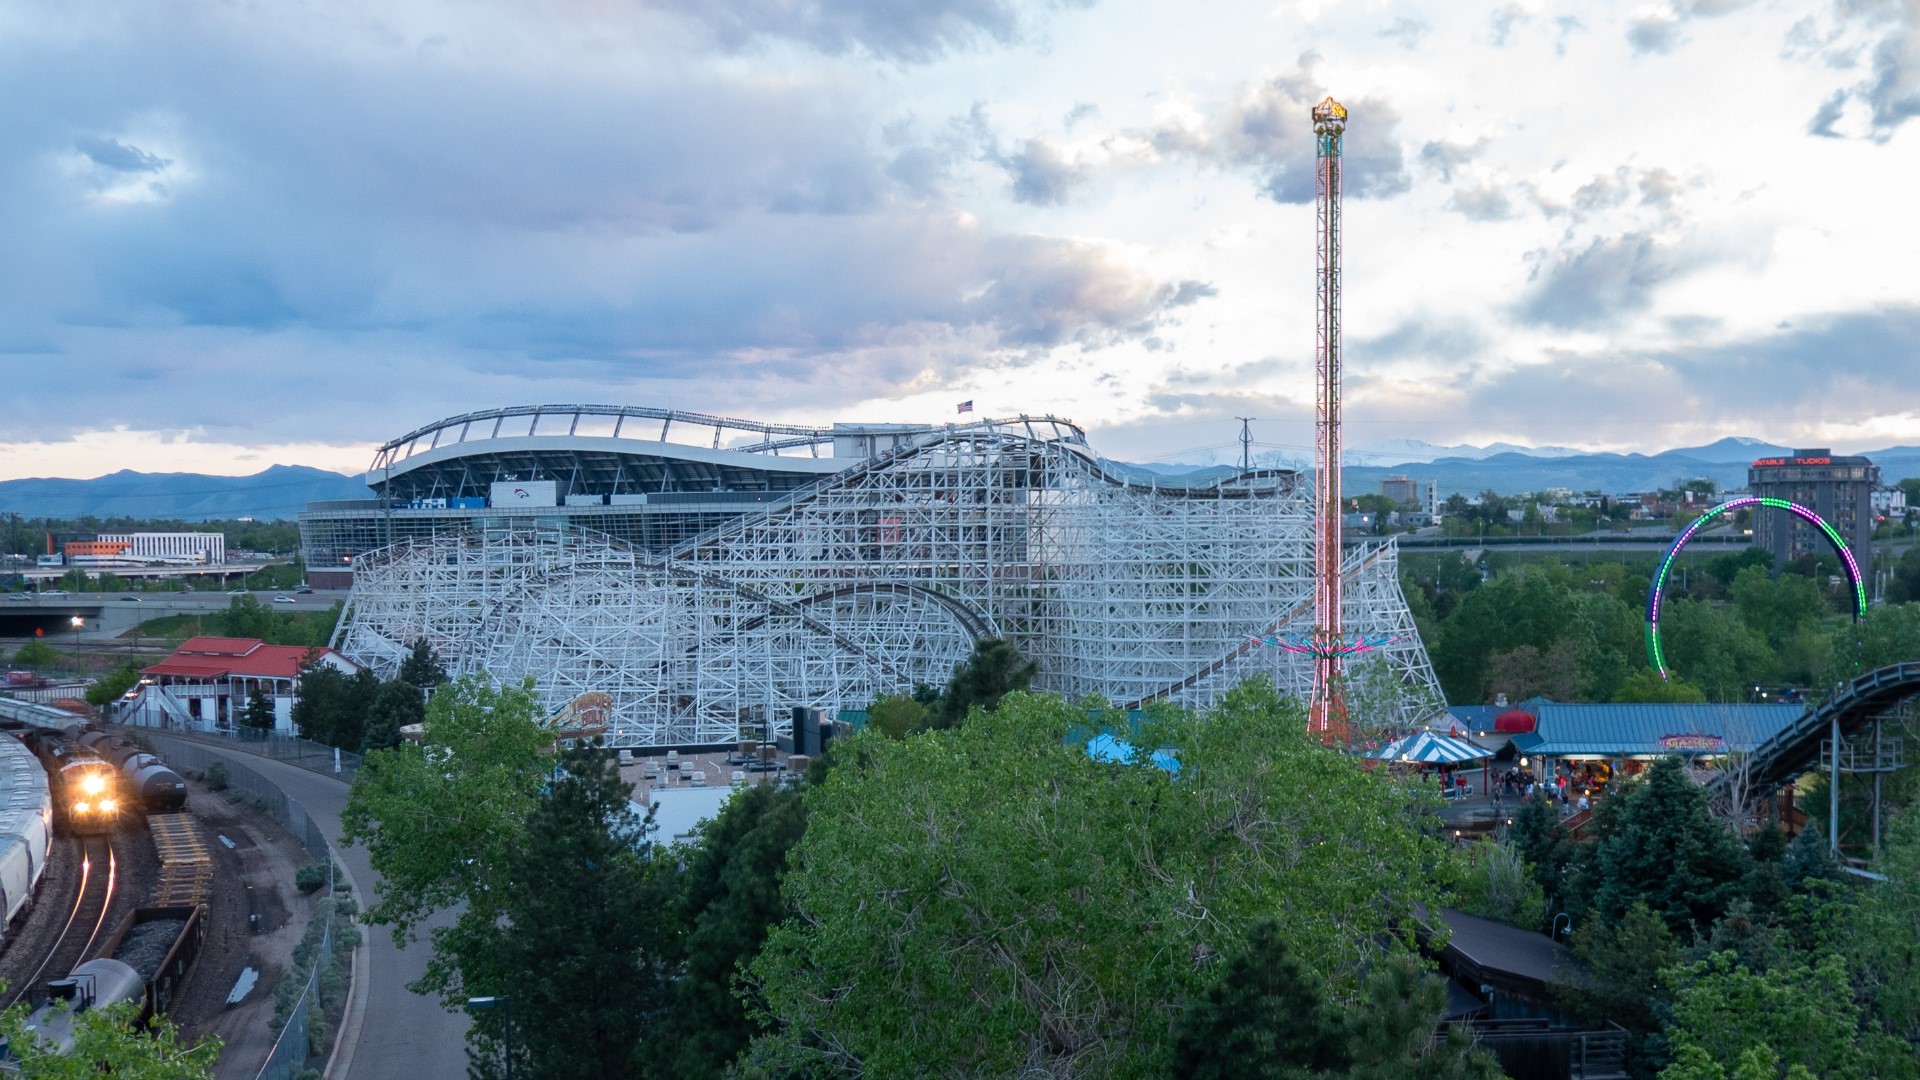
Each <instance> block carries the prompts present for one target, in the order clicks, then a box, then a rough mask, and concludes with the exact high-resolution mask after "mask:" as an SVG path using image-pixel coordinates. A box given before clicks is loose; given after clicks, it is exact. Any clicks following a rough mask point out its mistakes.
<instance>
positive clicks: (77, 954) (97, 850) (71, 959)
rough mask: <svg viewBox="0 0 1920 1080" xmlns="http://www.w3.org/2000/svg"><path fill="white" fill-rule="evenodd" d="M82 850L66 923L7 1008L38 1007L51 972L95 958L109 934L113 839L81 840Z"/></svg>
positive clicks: (115, 861)
mask: <svg viewBox="0 0 1920 1080" xmlns="http://www.w3.org/2000/svg"><path fill="white" fill-rule="evenodd" d="M80 850H81V862H80V888H79V890H78V892H77V893H76V895H75V896H74V898H73V907H72V909H71V910H69V911H68V912H67V921H66V923H65V924H64V925H63V926H62V927H61V929H60V936H59V937H58V938H56V939H54V942H53V945H52V947H51V948H49V949H48V950H47V955H46V957H45V959H43V960H41V961H40V966H39V967H37V968H35V969H34V971H33V974H32V975H30V976H28V977H27V978H26V979H25V980H24V981H23V982H22V983H21V985H20V988H19V989H18V990H15V991H14V992H13V993H12V994H11V995H10V996H9V997H8V1000H7V1004H8V1005H12V1004H13V1003H14V1002H17V1001H19V1000H21V999H22V998H26V999H27V1000H28V1001H29V1003H31V1004H34V1005H38V1004H39V1003H40V1001H41V999H43V998H44V997H45V996H46V981H45V980H46V979H47V977H48V975H49V973H51V974H53V975H56V976H65V975H66V973H67V972H69V971H72V970H73V969H74V968H75V967H76V966H78V965H79V964H80V963H81V962H82V961H84V960H86V959H88V958H89V957H90V956H91V955H92V953H93V947H94V945H95V944H96V943H98V942H99V941H100V940H101V935H102V934H104V933H105V932H106V928H107V914H108V912H110V911H111V910H112V909H113V896H114V890H115V888H116V887H117V886H118V884H119V873H120V860H119V857H118V855H117V854H116V853H115V852H114V850H113V839H112V838H111V837H107V836H87V837H82V838H81V839H80Z"/></svg>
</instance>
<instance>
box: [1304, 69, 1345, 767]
mask: <svg viewBox="0 0 1920 1080" xmlns="http://www.w3.org/2000/svg"><path fill="white" fill-rule="evenodd" d="M1346 130H1347V110H1346V107H1345V106H1343V105H1341V104H1340V103H1339V102H1337V101H1335V100H1333V98H1332V97H1331V96H1329V97H1327V98H1326V99H1325V100H1323V101H1321V102H1320V104H1318V105H1315V106H1314V107H1313V134H1314V141H1315V144H1316V146H1317V148H1318V149H1317V152H1316V154H1315V168H1314V177H1315V181H1314V195H1315V198H1314V208H1315V213H1314V226H1315V228H1314V246H1315V248H1316V249H1317V254H1318V256H1319V273H1318V275H1317V277H1316V279H1315V288H1316V290H1317V293H1318V297H1317V299H1318V318H1317V320H1316V322H1315V325H1314V407H1315V422H1314V443H1313V464H1314V516H1315V520H1316V522H1317V532H1316V536H1315V550H1314V559H1315V575H1314V579H1315V584H1314V594H1313V614H1314V626H1313V633H1314V638H1315V639H1316V641H1315V644H1316V646H1317V648H1316V649H1315V650H1314V654H1313V657H1314V659H1313V700H1312V702H1311V703H1310V705H1309V711H1308V712H1309V715H1308V720H1309V726H1310V728H1311V730H1312V731H1313V732H1314V733H1316V734H1318V735H1319V736H1320V738H1321V739H1323V740H1325V741H1327V742H1329V743H1336V744H1338V743H1344V742H1345V741H1346V735H1347V730H1346V729H1347V710H1346V703H1345V701H1344V700H1343V698H1342V691H1341V684H1340V658H1341V654H1342V652H1343V648H1344V645H1345V642H1344V641H1343V640H1342V639H1341V627H1340V562H1341V551H1340V514H1341V505H1340V262H1341V258H1340V256H1341V252H1340V187H1341V184H1340V142H1341V139H1342V137H1343V136H1344V135H1345V133H1346Z"/></svg>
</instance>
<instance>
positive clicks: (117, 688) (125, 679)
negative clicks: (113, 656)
mask: <svg viewBox="0 0 1920 1080" xmlns="http://www.w3.org/2000/svg"><path fill="white" fill-rule="evenodd" d="M139 682H140V665H138V664H135V663H133V662H132V661H128V662H127V663H124V664H121V665H120V666H119V667H117V668H114V669H113V670H112V671H109V672H107V673H106V674H105V675H102V676H100V677H99V678H97V679H95V680H93V684H92V685H91V686H88V687H87V694H86V697H87V704H89V705H92V706H94V707H95V708H99V707H101V706H103V705H110V704H112V703H113V702H115V701H118V700H120V697H121V695H123V694H125V693H126V692H127V691H129V690H131V689H133V688H134V686H135V685H136V684H138V683H139Z"/></svg>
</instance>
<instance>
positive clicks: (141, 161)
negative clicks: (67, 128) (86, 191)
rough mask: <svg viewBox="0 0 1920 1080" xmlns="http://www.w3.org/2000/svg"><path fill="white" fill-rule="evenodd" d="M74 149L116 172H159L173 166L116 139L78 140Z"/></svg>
mask: <svg viewBox="0 0 1920 1080" xmlns="http://www.w3.org/2000/svg"><path fill="white" fill-rule="evenodd" d="M73 148H74V149H75V150H78V151H79V152H80V153H82V154H84V155H86V156H87V157H88V158H90V159H92V161H93V163H94V164H95V165H100V166H104V167H105V168H109V169H112V170H114V171H115V172H131V173H148V172H159V171H160V170H162V169H164V168H166V167H167V166H168V165H171V164H173V163H172V162H170V161H168V160H167V159H166V158H163V157H160V156H158V155H156V154H149V153H147V152H146V151H145V150H142V149H140V148H139V147H137V146H128V145H127V144H126V143H123V142H120V141H118V140H116V139H101V138H94V137H91V136H89V137H87V138H83V139H79V140H77V141H76V142H75V143H74V144H73Z"/></svg>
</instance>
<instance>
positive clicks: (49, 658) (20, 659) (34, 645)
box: [13, 638, 60, 668]
mask: <svg viewBox="0 0 1920 1080" xmlns="http://www.w3.org/2000/svg"><path fill="white" fill-rule="evenodd" d="M59 661H60V651H59V650H58V649H55V648H54V647H53V646H51V645H49V644H47V643H46V642H45V641H43V640H41V639H40V638H34V639H33V640H32V641H29V642H27V643H26V644H25V645H22V646H20V649H19V651H18V652H15V653H14V654H13V662H14V663H16V664H19V665H20V666H21V667H23V668H44V667H52V666H53V665H54V664H56V663H59Z"/></svg>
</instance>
